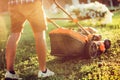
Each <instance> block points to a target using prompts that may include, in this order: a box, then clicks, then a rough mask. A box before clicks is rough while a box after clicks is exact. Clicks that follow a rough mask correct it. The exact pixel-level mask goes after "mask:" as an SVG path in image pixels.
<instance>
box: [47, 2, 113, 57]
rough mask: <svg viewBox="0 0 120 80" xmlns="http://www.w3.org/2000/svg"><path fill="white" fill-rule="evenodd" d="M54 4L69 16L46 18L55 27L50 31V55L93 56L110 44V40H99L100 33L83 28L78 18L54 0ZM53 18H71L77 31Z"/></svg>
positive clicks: (104, 50) (105, 49)
mask: <svg viewBox="0 0 120 80" xmlns="http://www.w3.org/2000/svg"><path fill="white" fill-rule="evenodd" d="M54 3H55V4H56V6H57V7H58V8H59V9H61V10H62V11H63V12H64V13H65V14H66V15H68V17H69V18H48V22H51V23H52V24H53V25H55V26H56V27H57V29H54V30H52V31H50V33H49V36H50V44H51V55H53V56H57V57H69V56H82V57H84V58H95V57H97V56H98V55H100V54H102V53H104V52H106V51H107V49H109V48H110V46H111V41H110V40H108V39H106V40H104V41H101V35H96V34H93V33H92V32H91V30H90V29H91V28H89V30H87V29H85V28H83V26H82V25H80V24H79V23H78V19H74V18H72V17H71V15H70V14H69V13H67V12H66V11H65V10H64V9H63V8H62V7H61V6H60V5H59V4H58V3H57V2H56V0H54ZM53 20H71V21H73V22H74V23H75V24H76V25H77V26H78V27H79V31H77V32H76V31H74V30H72V29H66V28H62V27H60V26H59V25H57V24H56V23H55V22H54V21H53Z"/></svg>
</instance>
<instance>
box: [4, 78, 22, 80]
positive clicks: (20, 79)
mask: <svg viewBox="0 0 120 80" xmlns="http://www.w3.org/2000/svg"><path fill="white" fill-rule="evenodd" d="M5 80H22V78H19V79H11V78H5Z"/></svg>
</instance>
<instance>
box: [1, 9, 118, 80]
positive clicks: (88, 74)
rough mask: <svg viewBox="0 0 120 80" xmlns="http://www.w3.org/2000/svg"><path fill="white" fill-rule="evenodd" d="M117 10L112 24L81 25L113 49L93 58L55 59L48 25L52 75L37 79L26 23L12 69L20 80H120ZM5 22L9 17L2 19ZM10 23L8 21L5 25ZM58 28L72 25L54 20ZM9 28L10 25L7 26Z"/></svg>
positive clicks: (48, 56)
mask: <svg viewBox="0 0 120 80" xmlns="http://www.w3.org/2000/svg"><path fill="white" fill-rule="evenodd" d="M119 13H120V11H118V12H116V13H115V15H114V16H113V23H111V24H108V25H100V24H97V25H93V24H91V23H90V22H89V21H88V22H87V24H86V22H85V23H84V22H82V21H81V22H80V23H81V24H82V25H83V26H93V27H94V28H96V29H97V30H98V31H99V33H100V34H101V35H102V37H103V40H104V39H106V38H108V39H110V40H111V41H112V46H111V48H110V50H109V51H108V52H107V53H106V54H102V55H101V56H100V57H98V58H96V59H88V60H87V59H82V58H81V57H75V58H62V59H60V58H56V57H54V56H51V55H50V42H49V36H48V33H49V32H50V31H51V30H53V29H55V27H54V26H53V25H52V24H50V23H49V24H48V30H47V31H46V34H47V35H46V42H47V47H48V52H47V67H48V68H49V69H50V70H52V71H54V72H55V76H53V77H49V78H41V79H37V72H38V62H37V60H38V59H37V57H36V52H35V43H34V38H33V34H32V30H31V28H30V27H29V23H26V26H25V30H24V32H23V33H22V38H21V40H20V42H19V46H18V48H17V58H16V62H15V64H16V65H15V70H16V72H17V73H18V74H20V77H22V78H23V80H120V77H119V75H120V59H119V57H120V42H119V41H120V37H119V35H120V32H119V31H120V23H119V22H120V19H119V17H120V15H119ZM5 19H8V17H5ZM7 23H8V24H9V22H7ZM57 24H60V26H65V27H67V28H68V27H70V26H71V25H73V26H75V25H74V24H72V23H69V22H63V21H57ZM8 27H9V25H8ZM4 73H5V70H0V79H1V80H3V78H4Z"/></svg>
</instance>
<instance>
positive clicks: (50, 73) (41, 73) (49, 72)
mask: <svg viewBox="0 0 120 80" xmlns="http://www.w3.org/2000/svg"><path fill="white" fill-rule="evenodd" d="M54 74H55V73H54V72H52V71H50V70H49V69H47V70H46V72H42V71H39V72H38V78H40V77H49V76H53V75H54Z"/></svg>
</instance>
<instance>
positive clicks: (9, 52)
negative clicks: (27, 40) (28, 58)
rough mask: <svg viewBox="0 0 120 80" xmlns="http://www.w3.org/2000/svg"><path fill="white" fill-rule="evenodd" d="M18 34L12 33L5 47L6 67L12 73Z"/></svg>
mask: <svg viewBox="0 0 120 80" xmlns="http://www.w3.org/2000/svg"><path fill="white" fill-rule="evenodd" d="M20 35H21V34H20V33H12V34H11V35H10V37H9V39H8V42H7V45H6V65H7V70H8V71H14V61H15V53H16V48H17V44H18V41H19V38H20Z"/></svg>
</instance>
